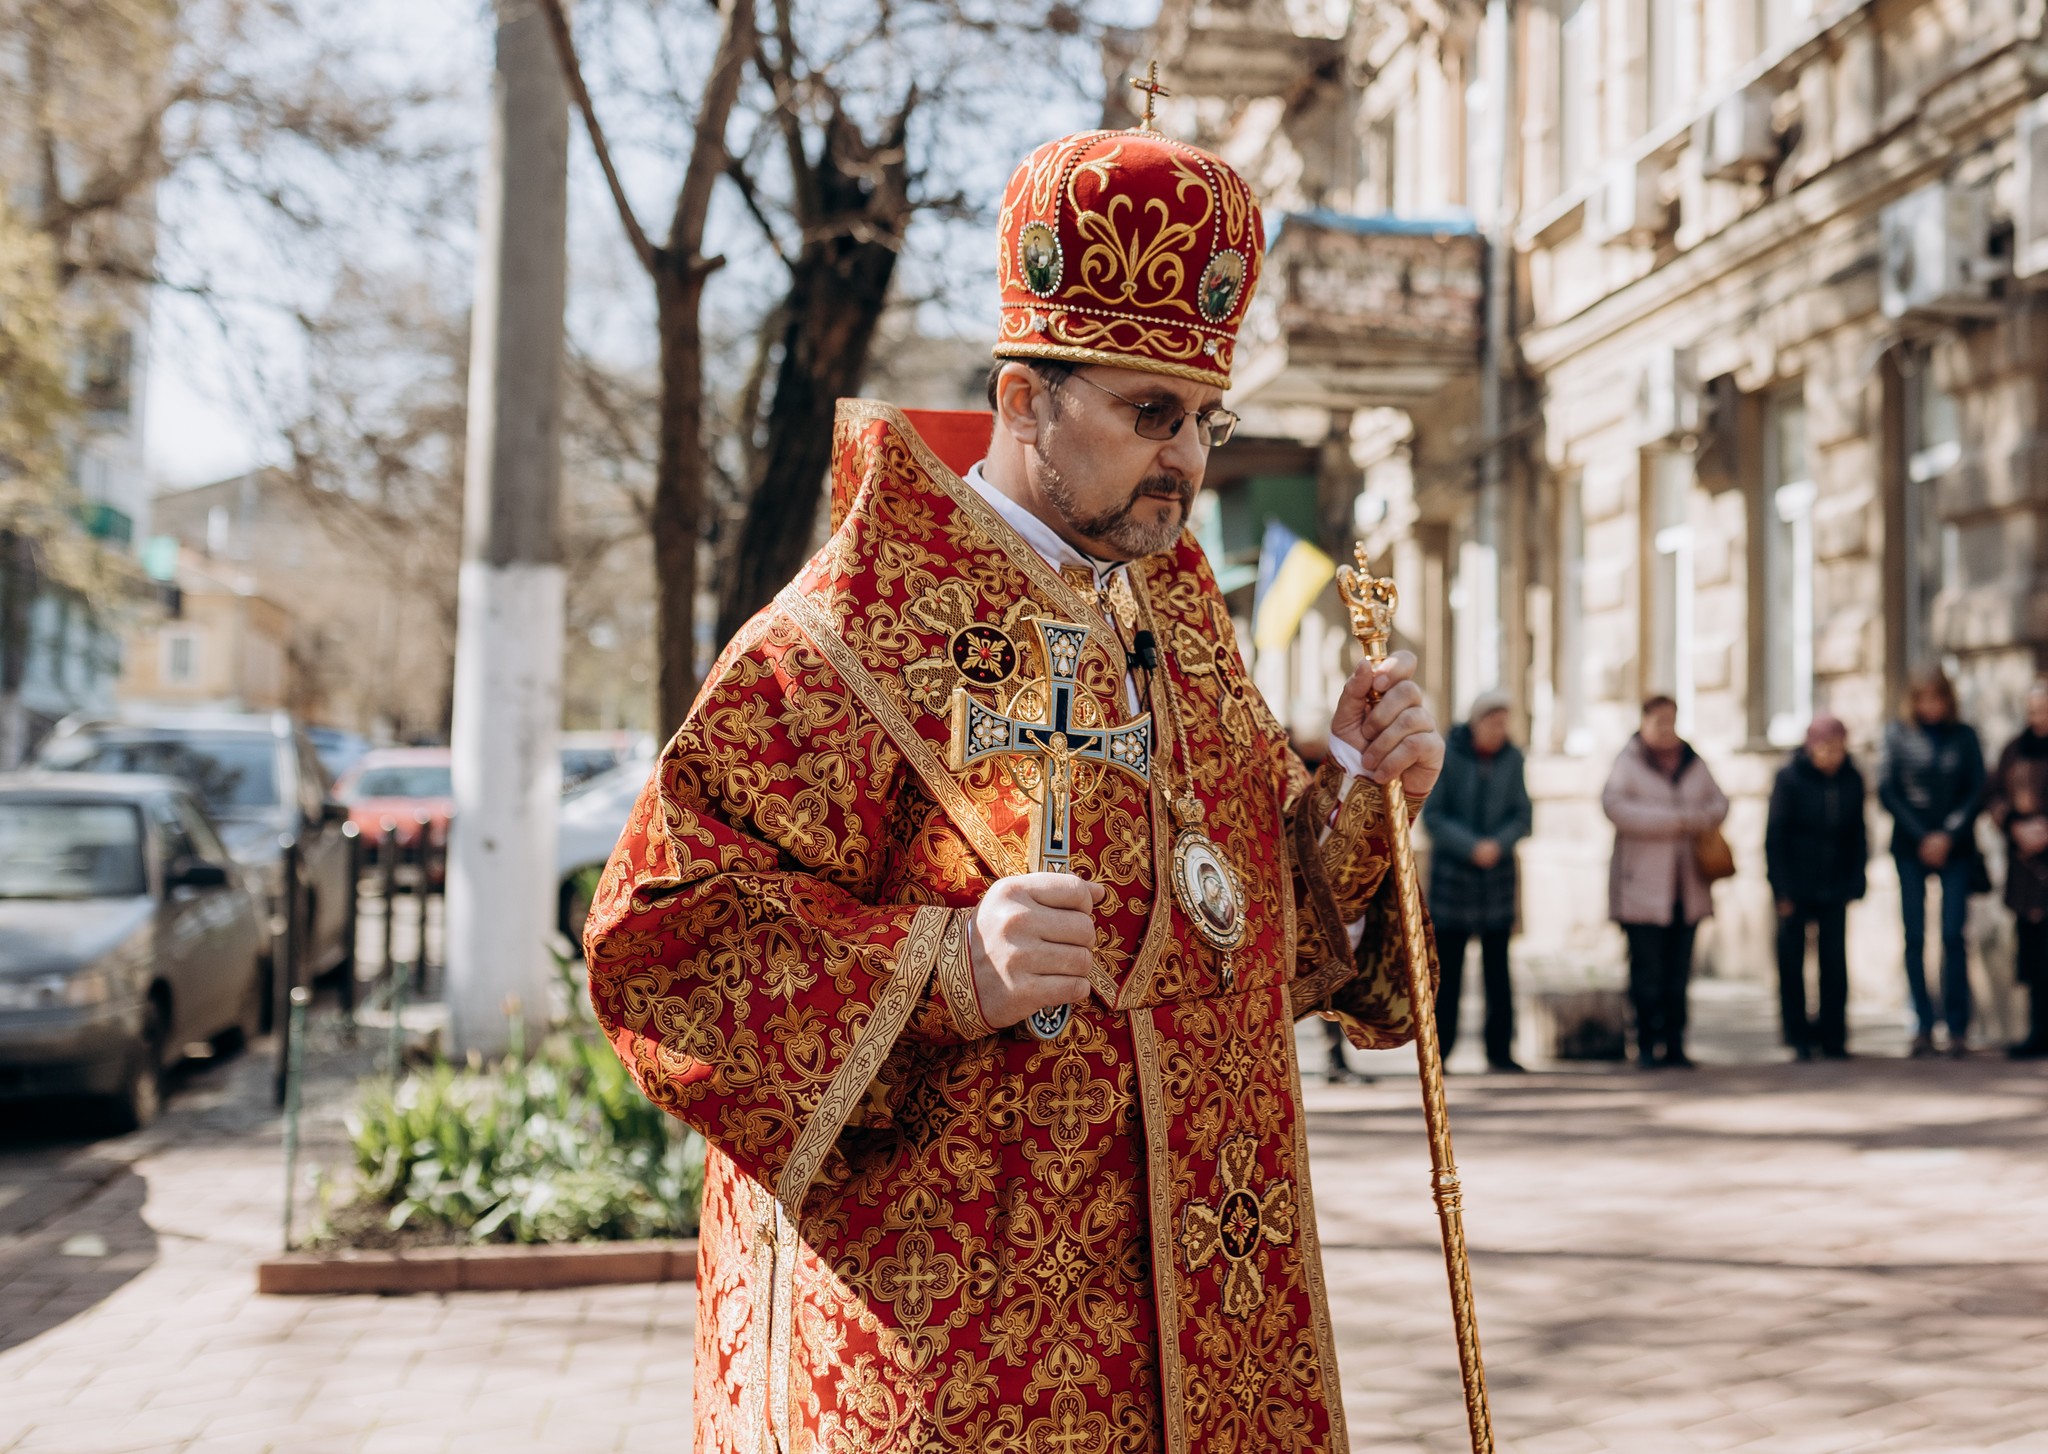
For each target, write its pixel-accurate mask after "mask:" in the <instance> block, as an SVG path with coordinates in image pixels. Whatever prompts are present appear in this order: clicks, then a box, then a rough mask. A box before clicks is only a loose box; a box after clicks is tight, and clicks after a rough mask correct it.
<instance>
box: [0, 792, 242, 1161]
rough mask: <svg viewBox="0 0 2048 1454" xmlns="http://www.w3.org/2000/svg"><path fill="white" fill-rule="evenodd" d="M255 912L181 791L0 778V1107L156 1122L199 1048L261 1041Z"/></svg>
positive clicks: (128, 1123)
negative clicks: (88, 1100) (168, 1079)
mask: <svg viewBox="0 0 2048 1454" xmlns="http://www.w3.org/2000/svg"><path fill="white" fill-rule="evenodd" d="M264 920H265V914H264V909H263V905H262V902H261V899H260V896H259V893H258V891H257V890H256V888H255V886H254V885H253V884H252V883H251V882H250V881H249V879H248V878H247V877H246V876H245V875H244V873H243V871H242V870H241V869H240V868H239V867H238V866H237V865H236V863H235V861H234V859H233V857H232V856H231V855H230V854H229V853H228V850H227V848H226V846H225V845H224V844H223V843H222V842H221V840H220V838H219V836H218V835H217V834H216V833H215V832H214V829H213V825H212V824H211V823H210V822H209V821H208V820H207V818H206V815H205V814H204V813H203V812H202V811H201V810H200V808H199V805H198V803H197V802H196V801H195V800H194V798H193V796H192V794H191V793H190V791H189V790H187V789H186V788H185V786H184V785H183V784H181V783H179V782H176V781H174V780H172V779H169V778H164V777H151V776H143V775H140V774H124V775H113V774H97V773H35V774H12V775H7V776H4V777H0V1097H7V1098H16V1097H23V1096H38V1095H88V1096H98V1097H103V1098H105V1099H106V1100H107V1101H108V1102H109V1103H110V1104H111V1106H112V1108H113V1110H114V1113H115V1117H116V1120H117V1121H118V1122H119V1124H120V1125H121V1126H122V1127H124V1128H132V1127H135V1126H140V1125H145V1124H147V1123H148V1122H149V1121H150V1120H151V1119H153V1118H154V1117H155V1115H156V1111H157V1106H158V1102H159V1098H160V1095H161V1080H160V1078H161V1075H162V1072H163V1070H164V1068H165V1067H166V1066H167V1065H169V1064H171V1063H172V1062H174V1061H176V1060H177V1059H179V1058H180V1057H181V1056H182V1055H183V1054H184V1053H185V1050H186V1048H187V1047H188V1046H191V1045H193V1044H195V1043H196V1042H201V1041H205V1042H212V1043H216V1044H219V1043H224V1042H230V1041H238V1040H242V1039H246V1038H247V1037H249V1036H252V1035H254V1034H256V1033H257V1028H258V1023H259V1021H260V1019H261V1017H262V1011H263V972H262V963H263V958H264V954H265V951H266V950H267V948H268V945H269V939H270V936H269V933H268V931H267V926H266V924H265V922H264Z"/></svg>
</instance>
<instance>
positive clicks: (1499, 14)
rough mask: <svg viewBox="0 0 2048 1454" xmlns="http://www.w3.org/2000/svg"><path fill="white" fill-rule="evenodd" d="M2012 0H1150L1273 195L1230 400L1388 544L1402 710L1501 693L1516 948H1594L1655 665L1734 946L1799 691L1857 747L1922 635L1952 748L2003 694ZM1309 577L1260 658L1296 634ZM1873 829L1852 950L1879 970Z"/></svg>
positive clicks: (1716, 953) (2045, 247) (2029, 69)
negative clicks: (1519, 888) (1280, 635)
mask: <svg viewBox="0 0 2048 1454" xmlns="http://www.w3.org/2000/svg"><path fill="white" fill-rule="evenodd" d="M2043 9H2044V7H2043V6H2042V5H2041V4H2040V3H2039V0H1974V3H1970V0H1887V3H1877V0H1847V3H1834V4H1827V3H1824V0H1512V3H1510V0H1491V3H1478V0H1465V3H1458V0H1411V3H1405V4H1380V5H1362V4H1361V5H1355V6H1345V5H1343V4H1335V3H1332V4H1326V5H1319V4H1314V3H1308V0H1243V3H1233V0H1167V3H1166V5H1165V7H1164V10H1163V12H1162V14H1161V17H1160V20H1159V22H1158V25H1157V27H1156V29H1155V32H1154V34H1153V36H1152V37H1151V44H1152V45H1154V46H1155V47H1156V48H1157V50H1158V51H1159V53H1160V54H1161V57H1162V61H1163V63H1164V66H1165V69H1166V71H1167V73H1168V83H1169V84H1170V85H1171V86H1172V87H1173V89H1174V90H1175V91H1176V93H1177V95H1176V99H1175V100H1174V101H1173V102H1172V103H1170V106H1169V108H1168V109H1167V110H1166V111H1165V112H1164V114H1163V124H1164V126H1165V129H1167V130H1169V131H1171V132H1173V133H1175V134H1179V135H1182V136H1187V137H1190V138H1192V139H1199V140H1200V141H1202V142H1203V143H1204V144H1207V145H1209V146H1212V147H1214V148H1215V149H1216V150H1218V151H1219V152H1220V153H1221V154H1223V155H1224V156H1225V157H1227V158H1228V159H1230V160H1231V161H1232V162H1233V163H1235V164H1236V165H1238V166H1239V167H1240V168H1242V169H1243V170H1244V171H1245V172H1246V174H1247V175H1248V176H1249V177H1250V178H1251V179H1252V181H1253V185H1254V187H1255V189H1256V190H1257V191H1258V192H1259V193H1260V195H1261V196H1262V198H1263V200H1264V202H1265V206H1266V216H1267V226H1268V230H1269V234H1271V260H1270V262H1269V265H1268V271H1267V274H1266V278H1267V281H1266V283H1265V285H1264V286H1263V287H1262V290H1261V291H1262V294H1263V297H1262V299H1261V302H1260V305H1259V313H1258V315H1257V318H1256V319H1255V320H1254V321H1253V322H1252V323H1249V324H1248V329H1249V330H1250V336H1248V338H1247V342H1246V345H1245V346H1244V347H1243V349H1242V350H1241V352H1240V357H1239V365H1238V372H1239V383H1238V386H1237V389H1236V390H1235V392H1234V394H1233V403H1234V404H1235V405H1236V407H1239V408H1240V409H1241V410H1243V411H1244V412H1245V413H1246V414H1247V416H1248V421H1249V423H1250V425H1251V427H1250V428H1249V429H1248V432H1253V433H1256V432H1268V433H1272V434H1276V435H1291V436H1292V437H1293V438H1295V439H1296V440H1298V441H1299V442H1301V443H1302V444H1304V445H1310V446H1314V445H1322V446H1325V447H1324V449H1323V456H1322V457H1323V464H1322V466H1321V468H1320V471H1319V476H1318V478H1319V493H1320V496H1321V498H1322V500H1323V502H1324V508H1323V509H1322V510H1321V512H1320V513H1321V516H1322V520H1323V523H1324V529H1323V532H1322V540H1323V543H1324V544H1325V547H1326V548H1336V549H1341V548H1344V546H1345V545H1346V544H1348V540H1349V538H1350V536H1351V535H1352V534H1353V533H1354V532H1355V533H1357V534H1359V535H1360V536H1361V537H1362V538H1363V539H1365V540H1366V541H1367V542H1368V544H1369V546H1370V547H1371V549H1372V551H1373V552H1374V558H1375V561H1376V562H1377V563H1379V564H1380V565H1381V566H1382V568H1385V567H1386V566H1388V565H1391V568H1392V570H1393V573H1394V574H1395V575H1396V577H1397V579H1398V580H1399V581H1400V583H1401V587H1402V610H1401V618H1400V625H1401V627H1402V629H1403V631H1404V632H1406V633H1407V634H1408V635H1409V637H1410V639H1411V641H1412V643H1413V644H1415V645H1417V646H1418V647H1419V648H1420V649H1421V650H1422V651H1423V653H1424V658H1425V662H1426V668H1425V669H1426V673H1427V676H1428V682H1429V685H1430V687H1431V689H1432V692H1433V695H1434V698H1435V700H1436V702H1437V704H1438V705H1439V707H1440V709H1450V710H1452V711H1457V710H1461V709H1462V708H1463V707H1464V706H1465V705H1466V704H1467V703H1468V702H1469V701H1470V700H1471V698H1472V696H1473V695H1474V694H1476V693H1477V692H1478V691H1480V690H1482V689H1484V688H1487V687H1490V686H1493V685H1495V684H1496V683H1498V684H1501V685H1504V686H1505V687H1506V688H1507V689H1508V690H1509V691H1510V692H1511V693H1512V694H1513V695H1514V697H1515V699H1516V701H1517V703H1518V704H1519V706H1520V709H1521V714H1520V722H1519V730H1520V732H1522V733H1523V734H1525V735H1526V739H1527V741H1528V743H1529V746H1530V749H1531V751H1530V783H1531V789H1532V792H1533V793H1534V795H1535V797H1536V800H1537V818H1536V835H1535V837H1534V839H1533V840H1532V841H1531V842H1530V844H1529V846H1528V848H1527V849H1526V851H1525V852H1524V854H1523V864H1524V874H1523V883H1524V905H1523V928H1524V941H1523V942H1524V944H1525V946H1526V948H1527V950H1528V952H1529V954H1530V955H1531V956H1532V957H1533V958H1536V959H1538V960H1541V959H1544V958H1551V957H1554V958H1556V959H1557V960H1559V961H1561V962H1583V961H1585V960H1587V959H1589V958H1594V959H1598V958H1610V957H1613V956H1615V955H1616V954H1618V945H1617V943H1616V941H1615V938H1614V937H1613V936H1612V935H1611V932H1610V931H1609V930H1608V929H1607V928H1606V926H1605V912H1606V887H1605V882H1606V853H1607V843H1608V841H1609V835H1608V831H1607V826H1606V824H1605V821H1604V819H1603V817H1602V815H1601V812H1600V808H1599V801H1598V798H1599V791H1600V788H1601V785H1602V783H1603V781H1604V778H1605V774H1606V770H1607V767H1608V765H1609V763H1610V761H1611V760H1612V758H1613V755H1614V753H1615V752H1616V751H1617V750H1618V749H1619V748H1620V747H1621V745H1622V744H1623V742H1624V741H1625V740H1626V738H1627V737H1628V735H1629V733H1630V732H1632V731H1633V729H1634V725H1635V721H1636V716H1637V708H1638V704H1639V702H1640V701H1641V699H1642V698H1643V697H1644V696H1645V695H1647V694H1649V693H1651V692H1667V693H1669V694H1671V695H1672V696H1673V697H1675V698H1676V699H1677V700H1678V702H1679V704H1680V717H1681V728H1682V730H1683V731H1684V732H1685V734H1686V735H1687V736H1688V738H1689V739H1690V740H1691V741H1692V742H1693V743H1694V744H1695V745H1696V746H1697V747H1698V748H1699V749H1700V750H1701V751H1702V752H1703V753H1704V754H1705V755H1706V757H1707V758H1708V760H1709V762H1710V764H1711V765H1712V767H1713V769H1714V771H1715V773H1716V775H1717V776H1718V777H1719V778H1720V780H1721V782H1722V783H1723V785H1724V786H1725V787H1726V788H1727V789H1728V791H1729V794H1730V796H1731V798H1732V799H1733V800H1734V802H1735V808H1734V813H1733V816H1732V817H1731V820H1730V824H1729V837H1730V840H1731V842H1733V843H1734V844H1735V845H1736V848H1737V854H1738V858H1739V859H1740V860H1741V862H1742V874H1741V875H1740V876H1739V877H1738V878H1737V879H1736V880H1734V881H1732V882H1731V883H1729V884H1727V885H1724V886H1722V888H1721V889H1720V890H1719V891H1718V899H1717V911H1718V916H1717V921H1716V924H1715V926H1714V929H1713V931H1712V933H1711V934H1710V935H1709V936H1707V939H1706V940H1705V942H1704V943H1703V952H1704V953H1705V954H1706V955H1707V956H1708V957H1709V960H1710V962H1711V963H1712V964H1713V965H1714V966H1715V967H1716V968H1718V969H1719V970H1720V972H1722V973H1729V974H1751V975H1761V974H1764V973H1767V972H1768V966H1769V964H1770V942H1769V935H1770V932H1771V919H1772V911H1771V905H1770V898H1769V893H1768V890H1767V888H1766V887H1765V886H1764V884H1763V882H1762V878H1761V874H1762V865H1761V858H1762V851H1761V844H1762V834H1763V816H1764V805H1765V800H1766V797H1767V794H1768V790H1769V784H1770V776H1771V773H1772V771H1773V769H1774V768H1775V767H1776V765H1777V764H1778V763H1779V762H1781V761H1782V759H1783V755H1784V752H1785V751H1786V749H1787V748H1788V747H1789V746H1790V745H1792V744H1795V743H1797V742H1798V741H1799V739H1800V735H1801V733H1802V732H1803V730H1804V727H1805V725H1806V722H1807V720H1808V719H1809V718H1810V716H1811V715H1812V713H1813V712H1814V711H1816V710H1818V709H1822V708H1825V709H1827V710H1830V711H1833V712H1835V713H1836V714H1838V715H1840V716H1841V717H1842V718H1843V719H1844V720H1846V721H1847V722H1848V723H1849V725H1850V728H1851V732H1852V736H1853V739H1854V741H1855V743H1856V744H1857V746H1858V747H1859V749H1860V750H1861V751H1862V753H1863V755H1864V758H1865V766H1866V769H1869V768H1872V767H1874V765H1875V764H1874V746H1875V742H1876V739H1877V736H1878V733H1879V731H1880V728H1881V724H1882V722H1883V720H1884V719H1885V718H1886V717H1888V716H1890V715H1891V714H1892V713H1893V712H1894V711H1895V709H1896V703H1897V701H1898V699H1899V696H1900V690H1901V686H1902V684H1903V681H1904V678H1905V676H1906V674H1907V673H1908V672H1909V671H1910V670H1911V669H1912V668H1913V667H1915V666H1916V665H1919V664H1921V663H1926V662H1941V663H1944V664H1946V665H1947V666H1948V667H1949V668H1950V669H1951V671H1952V672H1953V673H1954V674H1955V675H1956V676H1957V678H1958V680H1959V683H1960V686H1961V689H1962V696H1963V702H1964V708H1965V713H1966V715H1967V716H1968V717H1969V718H1970V719H1971V720H1972V721H1974V722H1976V723H1977V724H1978V725H1979V727H1980V728H1981V729H1983V730H1984V731H1985V734H1986V738H1987V745H1988V747H1989V748H1990V749H1991V750H1995V749H1996V747H1997V745H1998V743H1999V741H2000V740H2002V738H2003V736H2004V735H2005V734H2006V733H2007V732H2009V731H2010V730H2012V729H2013V728H2014V727H2016V725H2017V723H2018V720H2019V710H2020V700H2021V695H2022V693H2023V692H2024V689H2025V686H2026V683H2027V682H2028V680H2029V679H2030V678H2031V676H2032V674H2033V673H2034V671H2035V670H2036V669H2037V667H2038V666H2039V665H2041V664H2042V663H2043V662H2044V661H2048V576H2044V574H2043V567H2044V563H2048V434H2044V432H2043V431H2044V429H2048V414H2044V405H2048V393H2044V383H2048V308H2044V307H2043V306H2042V303H2041V295H2040V294H2039V293H2037V292H2035V291H2034V290H2033V287H2032V285H2033V283H2034V282H2035V281H2037V279H2036V278H2035V276H2034V275H2035V274H2036V273H2041V272H2043V271H2044V270H2048V119H2044V118H2043V106H2044V105H2048V103H2044V102H2042V101H2041V100H2039V99H2037V98H2038V97H2039V94H2040V92H2041V91H2042V90H2043V89H2044V87H2048V47H2044V45H2043V38H2042V33H2041V32H2042V24H2043ZM1113 119H1114V118H1113ZM1330 441H1341V442H1342V445H1343V448H1342V449H1341V450H1335V451H1333V450H1331V449H1329V448H1328V447H1327V446H1328V444H1329V442H1330ZM1219 462H1220V461H1219ZM1346 505H1349V506H1350V509H1349V510H1348V512H1347V510H1346V509H1345V508H1343V507H1344V506H1346ZM1347 514H1348V517H1349V518H1347ZM1324 614H1325V616H1326V622H1325V625H1324V626H1323V627H1322V628H1320V630H1319V632H1318V633H1317V635H1318V641H1317V643H1316V644H1315V646H1314V651H1315V652H1319V653H1321V656H1323V657H1329V658H1330V660H1328V661H1322V660H1316V659H1307V658H1306V657H1305V655H1304V653H1305V651H1307V649H1308V646H1309V643H1307V642H1304V643H1298V644H1297V647H1296V649H1295V653H1294V655H1295V657H1296V658H1297V660H1296V661H1295V662H1294V663H1293V664H1292V668H1291V669H1292V671H1293V673H1294V675H1295V676H1296V677H1300V676H1303V675H1307V676H1310V677H1315V676H1327V674H1328V672H1329V670H1330V668H1331V667H1332V666H1334V665H1336V664H1337V662H1336V660H1335V656H1334V654H1333V649H1332V648H1331V647H1330V646H1329V645H1328V644H1327V643H1328V641H1329V640H1330V638H1332V637H1333V636H1334V637H1335V638H1336V639H1337V640H1338V641H1339V643H1340V644H1341V630H1340V629H1339V627H1338V625H1337V622H1338V620H1339V618H1338V617H1337V615H1336V612H1335V603H1334V601H1326V602H1325V603H1324ZM1261 675H1262V682H1263V680H1264V677H1265V673H1264V672H1263V671H1262V673H1261ZM1269 690H1270V689H1269ZM1303 725H1304V726H1306V725H1308V724H1307V723H1304V724H1303ZM1877 841H1878V842H1879V843H1882V842H1883V839H1882V838H1879V839H1878V840H1877ZM1882 858H1883V856H1882V855H1880V863H1879V864H1877V865H1873V868H1874V872H1873V894H1872V899H1871V901H1870V902H1869V903H1868V904H1866V905H1865V906H1864V908H1863V909H1862V910H1861V911H1860V912H1859V916H1858V917H1859V920H1860V927H1859V934H1858V945H1859V951H1860V952H1857V953H1855V954H1853V955H1852V958H1853V959H1854V960H1855V963H1856V973H1857V976H1858V980H1859V985H1860V986H1861V987H1862V989H1863V990H1865V991H1867V992H1871V993H1882V994H1895V993H1896V991H1895V990H1894V989H1893V986H1894V985H1896V983H1897V975H1896V973H1895V966H1896V964H1897V960H1898V944H1897V932H1896V929H1895V928H1894V927H1893V926H1894V925H1895V924H1896V923H1897V919H1896V886H1895V882H1894V880H1893V878H1892V876H1891V875H1890V874H1889V872H1888V869H1887V867H1886V866H1885V865H1884V864H1883V862H1882Z"/></svg>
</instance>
